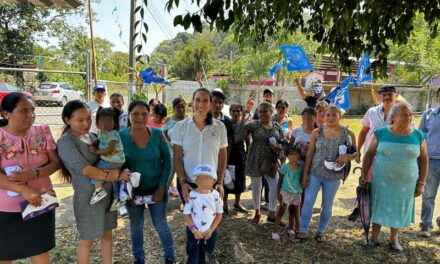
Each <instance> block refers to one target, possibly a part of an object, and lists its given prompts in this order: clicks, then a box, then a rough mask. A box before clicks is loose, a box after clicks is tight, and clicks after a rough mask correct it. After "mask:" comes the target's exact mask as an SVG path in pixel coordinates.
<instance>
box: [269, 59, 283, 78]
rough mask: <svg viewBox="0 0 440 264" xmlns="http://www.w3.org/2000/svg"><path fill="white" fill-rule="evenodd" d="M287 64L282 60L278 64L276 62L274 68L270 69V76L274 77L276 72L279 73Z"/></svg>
mask: <svg viewBox="0 0 440 264" xmlns="http://www.w3.org/2000/svg"><path fill="white" fill-rule="evenodd" d="M284 65H285V62H284V61H280V62H278V63H277V64H275V65H274V66H273V67H272V68H270V70H269V76H270V77H272V76H273V75H274V74H275V73H277V72H278V71H279V70H280V69H281V67H283V66H284Z"/></svg>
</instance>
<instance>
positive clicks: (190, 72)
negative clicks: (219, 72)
mask: <svg viewBox="0 0 440 264" xmlns="http://www.w3.org/2000/svg"><path fill="white" fill-rule="evenodd" d="M212 52H213V47H212V46H211V45H210V44H209V43H208V42H207V41H206V40H204V39H201V40H199V41H197V42H196V41H190V44H189V45H187V46H186V47H185V48H184V49H183V50H181V51H180V52H179V55H178V58H179V60H178V62H177V64H176V67H175V69H174V72H175V73H176V75H177V76H181V77H183V78H186V79H187V80H193V79H194V78H195V76H196V74H197V72H202V73H203V72H206V73H207V74H208V72H209V71H210V70H211V68H212Z"/></svg>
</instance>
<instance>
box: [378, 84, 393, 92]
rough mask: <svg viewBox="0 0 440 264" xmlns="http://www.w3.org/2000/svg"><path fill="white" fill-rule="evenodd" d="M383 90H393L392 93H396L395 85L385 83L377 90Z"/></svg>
mask: <svg viewBox="0 0 440 264" xmlns="http://www.w3.org/2000/svg"><path fill="white" fill-rule="evenodd" d="M383 92H393V93H397V90H396V87H394V86H392V85H385V86H384V87H382V88H380V90H379V94H381V93H383Z"/></svg>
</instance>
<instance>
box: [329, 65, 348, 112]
mask: <svg viewBox="0 0 440 264" xmlns="http://www.w3.org/2000/svg"><path fill="white" fill-rule="evenodd" d="M350 80H351V74H350V75H349V76H347V78H345V80H343V81H342V82H341V83H340V84H339V86H338V87H336V88H335V89H334V90H333V91H331V92H330V94H329V95H328V96H327V100H329V101H330V105H334V106H337V107H339V108H342V109H348V108H350V95H349V93H348V87H350Z"/></svg>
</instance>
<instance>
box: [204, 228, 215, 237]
mask: <svg viewBox="0 0 440 264" xmlns="http://www.w3.org/2000/svg"><path fill="white" fill-rule="evenodd" d="M213 232H214V230H212V229H211V228H210V229H208V230H206V232H205V233H203V237H204V238H205V239H210V238H211V236H212V233H213Z"/></svg>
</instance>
